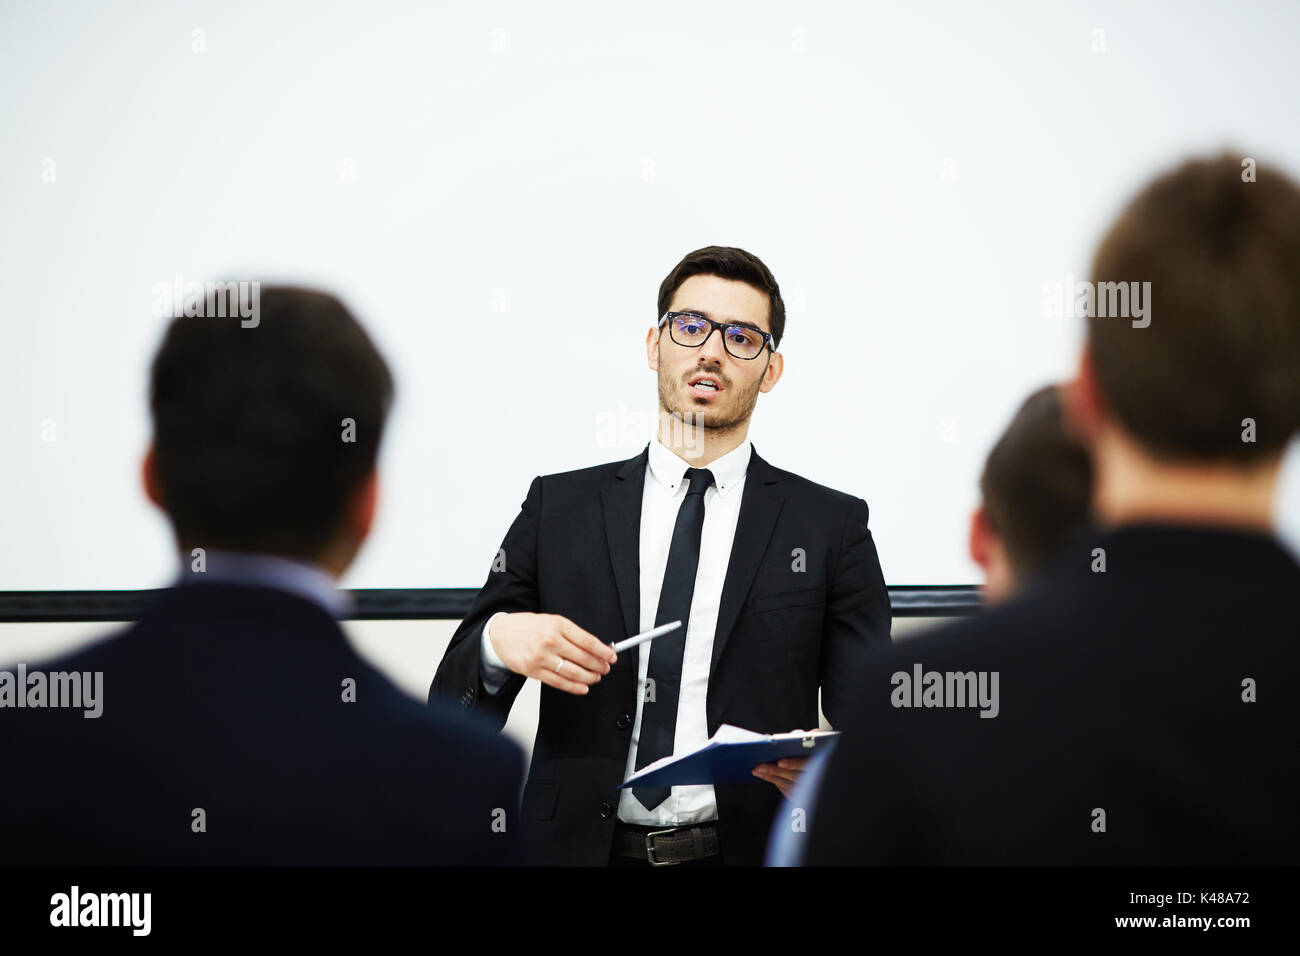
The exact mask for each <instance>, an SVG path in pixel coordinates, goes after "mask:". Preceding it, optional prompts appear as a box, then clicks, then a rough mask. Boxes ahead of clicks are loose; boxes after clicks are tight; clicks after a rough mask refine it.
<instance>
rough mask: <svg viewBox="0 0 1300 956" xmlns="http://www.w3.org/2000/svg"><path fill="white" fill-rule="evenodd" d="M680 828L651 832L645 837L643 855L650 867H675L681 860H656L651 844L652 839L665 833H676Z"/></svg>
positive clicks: (652, 844)
mask: <svg viewBox="0 0 1300 956" xmlns="http://www.w3.org/2000/svg"><path fill="white" fill-rule="evenodd" d="M680 829H681V827H669V828H668V829H667V830H652V831H651V832H649V833H647V834H646V835H645V855H646V859H647V860H649V861H650V865H651V866H676V865H677V864H678V863H680V862H682V861H681V860H656V859H655V847H654V843H653V842H652V840H653V838H654V837H657V836H662V835H663V834H665V833H676V832H677V831H678V830H680Z"/></svg>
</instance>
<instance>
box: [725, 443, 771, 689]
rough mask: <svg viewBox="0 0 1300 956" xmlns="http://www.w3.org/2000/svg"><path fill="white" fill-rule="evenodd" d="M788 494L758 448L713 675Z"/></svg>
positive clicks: (743, 504) (753, 454)
mask: <svg viewBox="0 0 1300 956" xmlns="http://www.w3.org/2000/svg"><path fill="white" fill-rule="evenodd" d="M784 502H785V496H784V495H783V494H782V493H781V486H780V478H779V477H778V476H777V472H776V469H775V468H773V467H772V466H771V465H769V464H768V463H767V462H766V461H764V460H763V459H762V458H759V457H758V451H757V449H754V450H752V451H751V452H750V457H749V469H748V470H747V472H746V473H745V493H744V495H743V496H742V497H741V499H740V515H739V517H738V519H737V522H736V536H735V539H734V541H733V542H732V546H731V558H730V560H729V561H728V562H727V576H726V578H725V579H724V581H723V585H722V601H721V603H720V605H719V607H718V629H717V630H716V631H715V632H714V635H713V656H712V658H711V659H710V661H709V678H710V680H712V677H713V672H714V671H715V670H716V669H717V667H718V661H719V659H721V657H722V650H723V648H724V647H726V644H727V639H728V638H729V637H730V636H731V630H732V628H733V627H734V626H735V624H736V618H737V617H738V616H739V614H740V608H741V605H743V604H744V603H745V598H746V597H747V596H748V595H749V589H750V587H751V585H753V583H754V575H756V574H757V573H758V566H759V564H760V563H761V562H762V560H763V555H764V553H765V552H766V551H767V544H768V541H770V540H771V538H772V529H773V528H775V527H776V519H777V516H778V515H779V514H780V513H781V505H782V504H784Z"/></svg>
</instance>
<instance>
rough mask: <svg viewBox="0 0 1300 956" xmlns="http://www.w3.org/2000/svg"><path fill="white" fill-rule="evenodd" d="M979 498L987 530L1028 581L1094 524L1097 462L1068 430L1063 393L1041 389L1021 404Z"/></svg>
mask: <svg viewBox="0 0 1300 956" xmlns="http://www.w3.org/2000/svg"><path fill="white" fill-rule="evenodd" d="M980 494H981V496H982V497H983V499H984V513H985V515H986V516H987V518H988V521H989V526H990V527H991V528H992V530H993V533H994V534H996V535H997V536H998V537H999V538H1000V539H1001V540H1002V543H1003V545H1004V546H1005V547H1006V549H1007V557H1008V559H1009V560H1010V561H1011V567H1012V570H1013V571H1014V572H1015V575H1016V578H1017V579H1018V580H1025V579H1027V578H1028V577H1029V576H1030V575H1032V574H1033V573H1035V572H1036V571H1038V570H1039V568H1041V567H1042V566H1043V565H1045V564H1046V563H1047V562H1049V561H1050V560H1052V559H1053V558H1054V557H1055V556H1056V555H1058V554H1060V553H1061V552H1062V550H1063V549H1064V548H1065V546H1066V545H1067V544H1068V543H1069V541H1070V539H1071V538H1072V537H1073V536H1074V535H1075V534H1076V533H1077V532H1079V531H1080V530H1082V529H1083V528H1085V527H1086V526H1087V525H1088V523H1089V516H1090V514H1091V496H1092V465H1091V463H1090V462H1089V460H1088V455H1087V453H1086V452H1085V450H1084V448H1083V446H1082V445H1081V444H1079V442H1078V441H1076V440H1075V439H1074V438H1073V437H1071V436H1070V435H1069V433H1068V432H1067V431H1066V427H1065V421H1064V417H1063V415H1062V412H1061V398H1060V393H1059V392H1058V391H1057V389H1056V388H1055V387H1054V386H1050V385H1049V386H1047V387H1045V388H1040V389H1039V390H1038V391H1036V392H1034V393H1033V394H1032V395H1030V396H1029V397H1028V398H1027V399H1025V401H1024V403H1023V404H1022V405H1021V406H1020V409H1019V411H1017V412H1016V414H1015V417H1014V418H1012V419H1011V424H1010V425H1008V426H1007V430H1006V431H1005V432H1003V433H1002V437H1001V438H999V439H998V441H997V444H995V445H994V446H993V450H992V451H990V452H989V456H988V459H987V460H986V461H985V463H984V473H983V474H982V475H981V476H980Z"/></svg>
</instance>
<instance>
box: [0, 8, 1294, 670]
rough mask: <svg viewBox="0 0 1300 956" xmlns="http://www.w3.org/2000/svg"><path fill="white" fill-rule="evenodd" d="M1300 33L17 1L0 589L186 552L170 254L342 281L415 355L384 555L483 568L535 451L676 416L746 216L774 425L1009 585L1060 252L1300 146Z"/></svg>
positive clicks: (381, 544)
mask: <svg viewBox="0 0 1300 956" xmlns="http://www.w3.org/2000/svg"><path fill="white" fill-rule="evenodd" d="M1099 30H1100V31H1104V33H1103V34H1099V33H1097V32H1096V31H1099ZM1297 38H1300V5H1296V4H1292V3H1285V2H1280V3H1245V2H1241V3H1232V4H1223V3H1206V2H1166V3H1154V2H1152V3H1143V4H1130V3H1122V2H1115V3H1101V2H1093V3H1075V4H1070V5H1063V4H1062V5H1058V4H1040V3H1034V2H1023V3H1001V4H994V5H989V4H968V3H962V2H958V0H953V2H941V3H940V2H934V3H918V4H898V5H893V4H888V5H886V4H861V3H855V2H847V0H846V2H834V3H832V2H823V3H808V2H798V3H794V2H790V3H776V2H761V3H760V2H749V3H710V2H699V0H692V2H679V0H665V2H660V3H656V4H651V5H647V4H609V3H591V4H576V3H545V4H542V3H526V2H522V0H508V2H507V0H499V2H489V3H469V2H464V3H428V4H417V3H393V2H390V3H383V2H366V3H355V4H324V3H316V2H302V3H268V2H252V0H220V2H211V3H207V2H189V3H166V4H163V3H143V2H120V3H85V2H80V3H78V2H66V3H57V4H36V3H31V4H7V5H5V6H4V7H3V8H2V9H0V135H2V136H3V143H4V149H3V150H0V217H2V221H3V231H2V232H0V290H2V291H3V299H2V301H3V303H4V307H3V309H0V341H3V347H2V348H0V449H3V455H4V460H3V466H2V467H0V516H2V519H3V522H2V523H3V532H2V536H0V590H4V589H41V588H50V589H80V588H137V587H153V586H157V585H160V584H163V583H165V582H166V580H167V579H168V577H169V575H170V573H171V567H172V558H171V557H170V554H169V548H170V540H169V537H168V534H167V531H166V526H165V524H164V522H163V520H162V519H161V517H160V516H158V515H157V514H155V513H154V512H153V511H152V510H151V509H150V508H149V506H148V505H147V504H146V502H145V500H144V497H143V495H142V493H141V492H140V490H139V486H138V485H139V483H138V477H137V475H138V461H139V458H140V456H141V454H142V452H143V450H144V448H145V445H146V442H147V438H148V419H147V415H146V406H145V375H146V369H147V365H148V362H149V359H150V356H151V353H152V351H153V349H154V348H155V347H156V345H157V343H158V340H159V337H160V334H161V331H162V325H163V323H162V321H161V320H158V319H155V318H153V316H152V301H153V288H154V285H155V283H159V282H170V281H171V279H172V277H173V275H174V274H176V273H181V274H183V275H184V276H185V277H187V278H194V279H203V278H216V277H222V276H232V275H233V276H241V277H247V278H260V279H262V280H264V281H271V280H274V279H288V280H294V281H299V282H309V283H318V284H322V285H324V286H327V287H329V288H330V289H332V290H334V291H336V292H338V293H340V294H341V295H342V296H343V297H344V298H345V299H346V300H347V301H348V302H349V303H350V304H351V305H352V306H353V307H354V308H355V310H356V311H357V312H358V314H359V315H360V316H361V318H362V319H363V321H364V322H365V323H366V324H367V325H368V327H369V328H370V329H371V330H372V332H373V333H374V335H375V336H376V338H377V340H378V342H379V343H380V346H381V348H382V349H383V350H384V351H385V352H386V354H387V355H388V357H389V359H390V361H391V362H392V364H393V366H394V368H395V372H396V374H397V377H398V380H399V388H400V398H399V405H398V407H397V409H396V412H395V419H394V421H393V423H392V424H393V427H392V430H391V432H390V440H389V441H388V444H387V446H386V448H385V451H384V456H383V462H382V464H383V469H384V479H385V488H384V501H383V507H382V513H381V516H380V521H379V524H378V527H377V531H376V534H375V536H374V538H373V540H372V541H371V543H370V545H369V546H368V547H367V549H366V550H365V552H364V553H363V556H362V559H361V560H360V562H359V563H358V564H357V566H356V567H355V568H354V570H353V571H352V572H351V574H350V575H349V578H348V579H347V580H346V581H345V583H346V584H347V585H350V586H354V587H477V586H478V585H480V584H481V583H482V581H483V579H484V578H485V576H486V574H487V570H488V567H489V564H490V561H491V558H492V557H493V555H494V553H495V550H496V547H497V544H498V543H499V541H500V538H501V536H502V535H503V533H504V532H505V529H506V528H507V526H508V525H509V523H510V521H511V520H512V519H513V517H514V515H515V513H516V512H517V510H518V507H519V504H520V502H521V501H522V499H523V497H524V493H525V491H526V490H527V487H528V483H529V481H530V479H531V478H532V477H533V476H534V475H536V474H540V473H546V472H552V471H561V470H567V469H571V468H578V467H582V466H585V465H589V464H595V463H597V462H600V461H609V460H614V459H618V458H624V457H628V456H630V455H632V454H634V453H636V451H637V450H638V449H639V448H640V446H641V445H642V444H643V443H644V442H645V441H646V440H647V439H648V437H649V427H650V422H651V421H652V417H653V411H654V399H655V390H654V379H653V374H652V373H651V372H649V371H648V370H647V369H646V367H645V362H644V356H643V351H642V339H643V336H644V333H645V330H646V328H647V327H648V325H649V324H651V323H652V322H653V320H654V318H655V315H654V312H655V308H654V303H655V293H656V290H657V288H658V284H659V282H660V280H661V279H662V278H663V276H664V275H665V274H666V273H667V271H668V270H669V269H670V268H671V266H672V265H673V264H674V263H675V262H676V261H677V259H678V258H680V256H681V255H682V254H684V253H685V252H687V251H688V250H690V249H693V248H695V247H698V246H701V245H705V244H709V243H723V244H735V245H740V246H744V247H746V248H748V249H750V250H751V251H753V252H755V253H757V254H758V255H760V256H761V257H763V258H764V259H765V260H766V261H767V262H768V264H769V265H770V266H771V267H772V269H773V270H774V272H775V274H776V276H777V279H778V280H779V281H780V283H781V284H782V288H783V290H784V291H785V294H786V298H787V303H788V305H789V309H790V317H789V324H788V330H787V338H786V340H785V342H784V343H783V350H784V351H785V353H786V358H787V366H786V367H787V372H786V376H785V378H784V380H783V381H782V382H781V383H780V385H779V386H778V387H777V389H776V390H775V391H773V392H772V393H771V394H768V395H765V396H763V397H762V400H761V401H760V402H759V405H758V410H757V414H756V418H755V423H754V428H753V430H752V432H751V437H752V438H753V439H754V441H755V444H756V447H757V448H758V449H759V451H760V453H761V454H763V455H764V457H766V458H767V459H768V460H769V461H772V462H773V463H774V464H777V465H778V466H781V467H785V468H789V469H791V470H795V471H798V472H801V473H803V474H805V475H807V476H808V477H810V478H812V479H814V480H817V481H820V482H823V483H825V484H829V485H832V486H835V487H838V488H841V489H844V490H846V491H850V492H852V493H854V494H857V495H860V496H862V497H864V498H866V499H867V500H868V502H869V503H870V504H871V507H872V526H873V528H874V530H875V534H876V538H877V543H878V545H879V549H880V553H881V557H882V563H883V566H884V569H885V573H886V577H887V579H888V581H889V582H890V583H891V584H948V583H970V582H974V581H975V580H976V575H975V569H974V568H973V566H972V565H971V564H970V563H969V561H968V560H967V558H966V556H965V553H964V540H965V527H966V520H967V515H968V513H969V509H970V507H971V506H972V505H973V503H974V500H975V481H976V477H977V475H978V471H979V468H980V466H981V463H982V459H983V455H984V454H985V452H986V450H987V448H988V446H989V445H990V443H991V442H992V440H993V439H994V438H995V437H996V435H997V433H998V432H999V431H1000V429H1001V428H1002V427H1003V425H1004V424H1005V422H1006V420H1007V418H1008V417H1009V415H1010V414H1011V412H1012V411H1013V409H1014V408H1015V406H1016V405H1017V404H1018V402H1019V401H1020V400H1021V398H1022V397H1023V396H1024V395H1025V394H1026V393H1027V392H1028V391H1029V390H1030V389H1032V388H1034V387H1036V386H1037V385H1039V384H1041V383H1043V382H1045V381H1048V380H1050V379H1053V378H1056V377H1060V376H1063V375H1065V374H1066V373H1067V372H1068V371H1069V370H1070V368H1071V363H1072V360H1073V355H1074V351H1075V349H1076V347H1077V344H1078V337H1079V332H1080V329H1079V327H1078V324H1077V323H1076V322H1075V321H1073V320H1061V319H1052V318H1048V317H1047V316H1045V315H1044V307H1043V286H1044V284H1045V283H1049V282H1053V281H1060V280H1062V279H1063V278H1064V276H1065V274H1067V273H1073V274H1077V275H1084V274H1086V272H1087V267H1088V259H1089V255H1090V252H1091V248H1092V246H1093V244H1094V243H1095V241H1096V239H1097V238H1098V236H1099V234H1100V232H1101V230H1102V229H1103V228H1104V226H1105V224H1106V223H1107V221H1108V220H1109V219H1110V218H1111V217H1112V216H1113V215H1114V214H1115V212H1116V211H1117V209H1118V208H1119V206H1120V204H1121V202H1122V201H1123V200H1124V199H1125V198H1126V197H1127V196H1128V195H1129V194H1131V192H1132V191H1133V190H1134V189H1135V188H1136V187H1137V186H1138V185H1139V184H1140V183H1141V182H1142V181H1144V180H1145V179H1146V178H1148V176H1149V175H1151V174H1152V173H1153V172H1155V171H1156V170H1158V169H1160V168H1163V167H1165V166H1167V165H1168V164H1170V163H1171V162H1173V161H1174V160H1176V159H1178V158H1180V157H1181V156H1183V155H1185V154H1187V153H1189V152H1194V151H1203V150H1206V149H1216V148H1218V147H1220V146H1223V145H1227V144H1237V146H1238V148H1239V149H1241V150H1242V151H1244V152H1247V153H1248V154H1250V155H1255V156H1257V157H1259V158H1261V159H1263V160H1269V159H1271V160H1274V161H1279V162H1281V163H1282V164H1283V165H1286V166H1289V168H1290V170H1291V171H1292V172H1293V173H1294V172H1295V162H1296V158H1297V156H1300V122H1298V120H1300V83H1297V82H1296V81H1295V63H1296V53H1297ZM1100 39H1104V44H1105V48H1104V51H1102V50H1096V49H1094V47H1096V46H1097V44H1098V41H1099V40H1100ZM1157 308H1158V306H1157ZM575 312H582V313H583V314H585V315H588V316H590V317H592V318H593V319H594V320H596V321H598V322H599V323H600V329H601V334H600V335H597V336H593V337H592V338H590V339H589V340H586V341H581V342H573V341H568V340H566V339H564V338H563V337H561V336H560V335H559V334H558V330H559V328H560V323H561V321H562V320H563V319H564V318H565V317H566V316H569V315H572V314H574V313H575ZM422 679H423V678H422Z"/></svg>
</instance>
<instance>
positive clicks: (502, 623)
mask: <svg viewBox="0 0 1300 956" xmlns="http://www.w3.org/2000/svg"><path fill="white" fill-rule="evenodd" d="M488 640H490V641H491V642H492V648H493V649H494V650H495V651H496V652H497V656H498V657H500V658H501V662H502V663H503V664H505V665H506V667H508V668H510V669H511V670H512V671H514V672H515V673H516V674H523V675H524V676H525V677H535V678H536V679H537V680H539V681H541V682H542V683H543V684H550V685H551V686H552V687H554V688H556V689H558V690H562V691H565V692H566V693H569V694H585V693H587V688H588V687H590V686H591V685H592V684H594V683H596V681H598V680H600V678H601V676H602V675H604V674H608V673H609V668H610V666H611V665H612V664H613V663H614V662H615V661H616V660H618V655H617V654H615V653H614V648H613V647H611V646H610V645H608V644H606V643H605V642H604V641H602V640H600V638H598V637H595V636H594V635H592V634H589V633H587V632H586V631H584V630H583V629H582V628H580V627H578V625H576V624H574V623H573V622H572V621H570V620H569V619H568V618H567V617H561V616H560V615H559V614H532V613H529V612H526V611H521V612H519V613H516V614H501V615H498V616H497V617H496V618H495V619H494V620H493V621H492V623H491V626H490V627H489V628H488Z"/></svg>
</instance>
